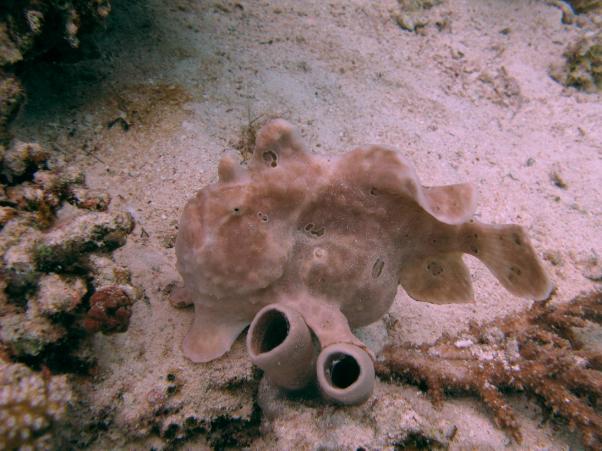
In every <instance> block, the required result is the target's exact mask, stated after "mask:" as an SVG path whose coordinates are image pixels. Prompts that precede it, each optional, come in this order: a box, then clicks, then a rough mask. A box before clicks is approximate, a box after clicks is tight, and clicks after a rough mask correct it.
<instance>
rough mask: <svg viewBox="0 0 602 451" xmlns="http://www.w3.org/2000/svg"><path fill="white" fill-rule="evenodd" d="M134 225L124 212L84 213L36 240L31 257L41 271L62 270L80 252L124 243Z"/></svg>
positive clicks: (79, 254)
mask: <svg viewBox="0 0 602 451" xmlns="http://www.w3.org/2000/svg"><path fill="white" fill-rule="evenodd" d="M133 226H134V222H133V219H132V217H131V215H130V214H129V213H127V212H112V213H111V212H109V213H105V212H99V213H96V212H94V213H87V214H84V215H81V216H78V217H76V218H75V219H73V220H72V221H70V222H67V223H66V224H64V225H62V226H59V227H57V228H56V229H55V230H52V231H50V232H49V233H48V234H46V235H45V236H44V238H43V239H42V240H41V241H40V242H39V243H37V245H36V246H35V249H34V259H35V262H36V266H37V268H38V269H39V270H40V271H44V272H49V271H58V272H61V271H64V270H69V269H70V268H72V267H73V266H74V265H77V263H78V262H79V260H80V258H81V257H82V255H83V254H86V253H89V252H92V251H95V250H98V249H114V248H116V247H119V246H121V245H123V244H124V243H125V240H126V237H127V235H128V234H129V233H130V231H131V230H132V228H133Z"/></svg>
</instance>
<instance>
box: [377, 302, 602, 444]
mask: <svg viewBox="0 0 602 451" xmlns="http://www.w3.org/2000/svg"><path fill="white" fill-rule="evenodd" d="M587 321H591V322H594V323H598V324H602V290H598V291H594V292H592V293H589V294H586V295H582V296H579V297H577V298H575V299H573V300H572V301H571V302H569V303H567V304H564V305H551V304H550V303H549V301H543V302H537V303H535V304H534V305H533V306H532V307H531V308H530V309H529V310H527V311H525V312H522V313H518V314H513V315H510V316H508V317H506V318H503V319H501V320H496V321H493V322H491V323H487V324H485V325H481V326H478V325H471V327H470V328H469V330H468V331H467V332H465V333H462V334H460V335H458V336H456V337H442V338H441V339H439V340H438V341H437V342H435V343H434V344H432V345H422V346H415V345H410V344H402V345H397V344H390V345H387V346H386V347H385V349H384V350H383V353H382V356H381V358H380V359H379V363H378V364H377V368H376V370H377V373H378V374H379V376H381V377H387V378H391V377H397V378H401V379H403V380H404V381H407V382H410V383H415V384H420V385H426V386H427V387H428V392H429V394H430V396H431V399H432V401H433V403H435V404H440V403H441V402H442V401H443V396H444V393H445V392H468V393H473V394H477V395H478V396H479V397H480V398H481V400H482V401H483V402H484V403H485V404H486V405H487V407H489V409H491V411H492V412H493V416H494V419H495V422H496V424H497V425H498V426H499V427H501V428H502V429H504V430H506V431H507V432H508V433H509V434H510V435H511V436H512V437H513V438H514V439H515V440H516V441H517V442H520V441H521V438H522V437H521V432H520V427H519V424H518V421H517V419H516V417H515V414H514V412H513V411H512V408H511V407H510V405H508V404H507V403H506V401H505V400H504V397H503V395H502V392H501V391H500V390H501V389H514V390H524V391H525V392H527V393H530V394H534V395H536V396H537V397H538V398H539V399H541V400H542V401H543V403H544V404H545V405H546V406H547V407H548V408H550V409H551V410H552V412H553V413H554V414H556V415H558V416H560V417H563V418H565V419H566V420H567V422H568V425H569V428H570V429H571V430H574V429H578V430H579V431H580V432H581V434H582V436H583V443H584V445H585V446H586V447H587V448H588V449H592V450H596V449H601V447H602V416H601V415H600V400H601V399H602V396H601V395H602V355H601V354H599V353H596V352H594V351H589V350H586V349H583V344H582V343H581V342H580V341H579V340H578V338H577V336H576V335H575V333H574V331H573V328H574V327H583V326H585V324H586V322H587Z"/></svg>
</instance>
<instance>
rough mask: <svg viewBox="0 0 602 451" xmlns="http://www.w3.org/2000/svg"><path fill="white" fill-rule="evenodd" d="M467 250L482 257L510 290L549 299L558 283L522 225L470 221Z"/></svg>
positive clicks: (534, 297)
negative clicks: (554, 280)
mask: <svg viewBox="0 0 602 451" xmlns="http://www.w3.org/2000/svg"><path fill="white" fill-rule="evenodd" d="M464 229H465V232H464V234H463V235H464V237H463V242H464V243H463V245H464V246H465V249H464V251H465V252H466V253H469V254H471V255H474V256H475V257H477V258H478V259H479V260H481V261H482V262H483V263H485V265H486V266H487V268H489V270H490V271H491V272H492V273H493V275H494V276H495V277H496V278H497V279H498V280H499V281H500V283H501V284H502V285H503V286H504V288H506V289H507V290H508V291H509V292H510V293H512V294H514V295H516V296H521V297H527V298H531V299H535V300H543V299H546V298H547V297H548V296H549V295H550V293H551V292H552V290H553V288H554V285H553V284H552V282H551V281H550V279H549V278H548V276H547V274H546V272H545V270H544V268H543V266H542V264H541V262H540V261H539V259H538V258H537V255H536V254H535V251H534V250H533V247H532V246H531V243H530V241H529V238H528V237H527V234H526V233H525V231H524V230H523V228H522V227H520V226H518V225H514V224H508V225H489V224H481V223H477V222H475V223H472V224H466V225H465V226H464Z"/></svg>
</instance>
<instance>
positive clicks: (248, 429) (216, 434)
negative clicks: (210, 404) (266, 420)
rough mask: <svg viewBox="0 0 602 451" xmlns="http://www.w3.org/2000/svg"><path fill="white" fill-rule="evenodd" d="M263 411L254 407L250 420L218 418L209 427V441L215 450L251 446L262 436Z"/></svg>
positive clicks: (255, 405) (256, 406)
mask: <svg viewBox="0 0 602 451" xmlns="http://www.w3.org/2000/svg"><path fill="white" fill-rule="evenodd" d="M260 425H261V409H260V408H259V406H258V405H257V404H254V406H253V413H252V414H251V417H250V418H248V419H240V418H231V417H226V416H223V417H218V418H216V419H215V420H213V421H212V422H211V424H210V426H209V432H208V434H207V439H208V441H209V443H210V444H211V446H212V447H213V449H215V450H224V449H228V448H242V447H245V446H250V445H251V443H252V442H253V440H254V439H256V438H257V437H259V435H260Z"/></svg>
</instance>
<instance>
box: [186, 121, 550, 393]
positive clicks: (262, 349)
mask: <svg viewBox="0 0 602 451" xmlns="http://www.w3.org/2000/svg"><path fill="white" fill-rule="evenodd" d="M218 173H219V181H218V182H217V183H215V184H212V185H210V186H208V187H206V188H204V189H203V190H201V191H200V192H199V193H198V194H197V195H196V196H195V197H194V198H193V199H192V200H191V201H189V202H188V204H187V205H186V207H185V208H184V212H183V214H182V219H181V221H180V227H179V233H178V237H177V240H176V255H177V258H178V262H177V267H178V270H179V272H180V274H181V275H182V277H183V280H184V287H182V288H180V289H179V290H178V291H176V292H174V296H175V297H178V298H180V299H186V298H187V299H188V300H189V302H190V301H194V306H195V316H194V321H193V324H192V327H191V328H190V331H189V333H188V335H187V336H186V338H185V340H184V343H183V350H184V353H185V355H186V356H187V357H189V358H190V359H191V360H193V361H195V362H207V361H210V360H212V359H215V358H217V357H219V356H221V355H223V354H224V353H225V352H227V351H228V350H229V349H230V347H231V345H232V343H233V342H234V340H235V339H236V337H237V336H238V335H239V334H240V332H241V331H242V330H243V329H244V328H245V327H246V326H247V325H248V324H249V322H251V320H253V321H252V323H251V327H250V329H249V333H248V335H247V348H248V350H249V354H250V355H251V358H252V360H253V361H254V363H256V364H257V365H258V366H260V367H261V368H262V369H264V370H265V372H266V374H267V375H268V377H270V378H271V379H272V380H273V381H276V382H278V381H280V385H282V386H283V387H285V388H292V389H296V388H301V387H302V386H304V385H305V384H307V383H308V380H309V379H311V378H313V377H315V378H317V380H318V385H319V386H320V389H321V391H322V394H323V395H324V396H325V397H326V398H327V399H330V400H333V401H335V402H339V403H344V404H354V403H360V402H363V401H365V400H366V399H367V398H368V397H369V396H370V394H371V392H372V386H373V383H374V368H373V364H372V356H371V353H370V351H369V350H368V349H367V348H366V346H365V345H364V344H363V343H362V342H361V341H360V340H359V339H357V338H356V337H355V336H354V335H353V334H352V333H351V327H358V326H363V325H366V324H370V323H372V322H374V321H376V320H377V319H378V318H380V317H381V316H382V315H383V314H385V313H386V312H387V310H388V309H389V307H390V306H391V304H392V302H393V300H394V298H395V293H396V290H397V285H398V284H401V286H402V287H403V288H404V289H405V290H406V291H407V292H408V294H409V295H410V296H412V297H413V298H414V299H416V300H420V301H426V302H433V303H454V302H470V301H472V299H473V294H472V286H471V283H470V277H469V273H468V269H467V267H466V266H465V265H464V263H463V262H462V259H461V256H462V254H463V253H467V254H470V255H473V256H475V257H477V258H479V259H480V260H481V261H482V262H483V263H485V265H487V267H488V268H489V269H490V270H491V271H492V272H493V274H494V275H495V276H496V277H497V278H498V280H499V281H500V283H501V284H502V285H503V286H504V287H505V288H506V289H508V290H509V291H510V292H512V293H514V294H516V295H520V296H527V297H532V298H535V299H545V298H547V297H548V295H549V293H550V291H551V290H552V285H551V283H550V281H549V280H548V278H547V276H546V274H545V272H544V270H543V268H542V266H541V264H540V263H539V261H538V259H537V257H536V255H535V252H534V251H533V248H532V247H531V245H530V243H529V240H528V238H527V236H526V234H525V232H524V231H523V229H522V228H521V227H519V226H516V225H497V226H494V225H486V224H481V223H478V222H476V221H475V220H474V219H472V217H473V214H474V211H475V208H476V201H475V195H474V191H473V189H472V186H471V185H469V184H459V185H450V186H440V187H423V186H422V185H420V183H419V180H418V177H417V176H416V173H415V171H414V169H413V168H412V167H411V165H410V164H409V163H408V162H407V161H405V160H404V159H403V158H402V157H401V156H400V155H399V154H398V153H397V152H395V151H393V150H389V149H386V148H383V147H379V146H367V147H360V148H357V149H355V150H353V151H352V152H349V153H346V154H343V155H341V156H339V157H320V156H317V155H312V154H310V153H309V152H308V151H307V150H306V149H305V147H304V145H303V144H302V143H301V142H300V140H299V138H298V136H297V133H296V132H295V130H294V129H293V127H292V126H291V125H290V124H289V123H287V122H286V121H284V120H273V121H270V122H268V123H267V124H266V125H265V126H264V127H263V128H262V129H261V130H260V131H259V133H258V135H257V142H256V148H255V151H254V154H253V157H252V158H251V160H250V161H249V162H248V170H246V169H245V168H243V167H241V165H240V164H239V162H238V161H237V160H236V159H235V158H233V157H230V156H226V157H225V158H223V159H222V161H221V162H220V164H219V168H218ZM310 331H311V333H313V334H315V336H316V337H317V340H318V342H319V344H318V345H317V346H314V342H313V340H312V335H311V333H310ZM317 348H320V349H317ZM293 367H294V368H293ZM307 368H311V371H310V372H309V374H305V373H307ZM301 373H304V374H303V375H302V374H301ZM312 373H313V374H312ZM291 374H293V375H296V376H298V377H294V376H292V375H291ZM301 376H302V377H301Z"/></svg>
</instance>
